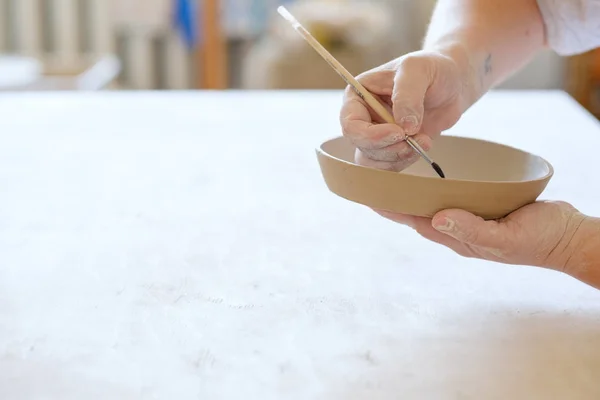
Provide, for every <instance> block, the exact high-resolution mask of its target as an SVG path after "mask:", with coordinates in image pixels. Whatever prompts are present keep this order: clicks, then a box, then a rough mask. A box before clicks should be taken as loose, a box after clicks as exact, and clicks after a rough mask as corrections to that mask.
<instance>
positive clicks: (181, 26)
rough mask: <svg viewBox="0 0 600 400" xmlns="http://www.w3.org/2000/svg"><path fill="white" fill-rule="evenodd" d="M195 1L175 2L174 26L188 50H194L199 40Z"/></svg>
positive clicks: (179, 0)
mask: <svg viewBox="0 0 600 400" xmlns="http://www.w3.org/2000/svg"><path fill="white" fill-rule="evenodd" d="M195 3H196V2H195V1H194V0H174V6H173V8H174V10H173V11H174V12H173V17H174V24H175V28H176V29H177V31H178V32H179V33H180V35H181V36H182V39H183V42H184V43H185V45H186V47H187V48H188V49H190V50H191V49H193V48H194V47H195V46H196V43H197V42H198V40H199V37H198V32H199V30H198V21H197V17H198V13H197V12H196V9H195V7H194V5H195Z"/></svg>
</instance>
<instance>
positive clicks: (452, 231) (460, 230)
mask: <svg viewBox="0 0 600 400" xmlns="http://www.w3.org/2000/svg"><path fill="white" fill-rule="evenodd" d="M431 224H432V226H433V228H434V229H435V230H437V231H438V232H442V233H444V234H446V235H448V236H451V237H453V238H454V239H456V240H458V241H459V242H462V243H465V244H469V245H473V246H481V247H489V248H495V249H498V248H501V247H503V244H504V243H505V241H506V239H507V235H506V232H505V227H504V226H503V225H501V224H500V223H498V222H497V221H486V220H484V219H483V218H481V217H478V216H475V215H473V214H471V213H469V212H467V211H464V210H444V211H440V212H439V213H437V214H436V215H435V216H434V217H433V219H432V221H431Z"/></svg>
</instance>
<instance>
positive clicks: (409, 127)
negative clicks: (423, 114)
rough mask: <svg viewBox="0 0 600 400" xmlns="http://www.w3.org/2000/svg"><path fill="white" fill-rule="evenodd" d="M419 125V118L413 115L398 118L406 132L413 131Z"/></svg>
mask: <svg viewBox="0 0 600 400" xmlns="http://www.w3.org/2000/svg"><path fill="white" fill-rule="evenodd" d="M417 125H419V120H418V119H417V117H415V116H414V115H409V116H406V117H404V118H402V119H401V120H400V126H401V127H402V129H404V131H405V132H406V133H407V134H411V133H414V132H415V131H416V129H417Z"/></svg>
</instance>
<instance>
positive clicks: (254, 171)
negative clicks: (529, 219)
mask: <svg viewBox="0 0 600 400" xmlns="http://www.w3.org/2000/svg"><path fill="white" fill-rule="evenodd" d="M340 99H341V97H340V93H337V92H333V93H318V92H317V93H260V92H257V93H246V94H242V93H204V94H188V93H162V94H158V93H156V94H149V93H129V94H127V93H113V92H106V93H94V94H52V93H47V94H4V95H0V188H1V195H0V355H1V357H0V398H1V399H3V400H13V399H19V400H30V399H32V400H33V399H36V400H37V399H44V400H46V399H61V400H66V399H69V400H70V399H88V400H90V399H94V400H95V399H128V400H131V399H180V400H187V399H202V400H204V399H207V400H208V399H210V400H222V399H261V400H262V399H319V400H321V399H344V400H348V399H351V400H353V399H360V400H363V399H369V400H372V399H499V400H500V399H502V400H504V399H567V398H568V399H598V398H600V292H598V291H595V290H593V289H592V288H590V287H588V286H586V285H584V284H582V283H580V282H578V281H576V280H574V279H571V278H569V277H567V276H564V275H561V274H559V273H555V272H552V271H547V270H543V269H536V268H530V267H511V266H504V265H500V264H492V263H486V262H482V261H478V260H470V259H463V258H460V257H459V256H457V255H454V253H452V252H451V251H450V250H447V249H445V248H442V247H440V246H438V245H436V244H433V243H430V242H428V241H426V240H424V239H421V238H420V237H419V236H418V235H417V234H416V233H414V232H413V231H412V230H410V229H408V228H406V227H404V226H399V225H395V224H393V223H391V222H389V221H387V220H384V219H383V218H380V217H379V216H377V215H376V214H375V213H373V212H372V211H370V210H368V209H367V208H365V207H362V206H359V205H356V204H353V203H350V202H348V201H345V200H343V199H341V198H338V197H337V196H335V195H333V194H331V193H330V192H328V191H327V189H326V187H325V185H324V183H323V181H322V179H321V176H320V172H319V169H318V165H317V162H316V157H315V154H314V147H315V146H316V145H318V144H319V143H320V142H321V141H322V140H324V139H326V138H329V137H331V136H335V135H338V134H339V124H338V120H337V114H338V109H339V105H340ZM301 108H303V109H304V110H303V111H301ZM451 132H452V133H454V134H461V135H465V136H478V137H483V138H487V139H492V140H497V141H501V142H503V143H507V144H510V145H513V146H518V147H521V148H523V149H526V150H530V151H535V152H537V153H538V154H540V155H542V156H544V157H546V158H547V159H549V160H550V161H551V162H552V163H553V165H554V166H555V168H556V175H555V177H554V178H553V180H552V181H551V183H550V185H549V186H548V189H547V191H546V192H545V193H544V195H543V197H544V198H552V199H562V200H566V201H571V202H573V203H574V204H575V205H576V206H578V207H579V208H580V209H581V210H582V211H585V212H588V213H590V214H595V215H600V186H598V185H600V183H598V178H597V177H595V176H594V173H593V172H594V171H593V168H594V163H595V160H596V159H597V154H598V149H600V128H599V125H598V124H597V123H596V122H595V121H594V120H593V119H592V118H591V117H590V116H588V115H587V114H585V113H584V112H583V111H582V110H581V109H580V108H579V107H578V106H577V105H576V104H575V103H574V102H573V101H572V100H570V99H569V98H568V97H567V96H566V95H563V94H561V93H558V92H556V93H554V92H549V93H535V92H533V93H492V94H491V95H489V96H487V97H485V98H484V99H483V100H482V101H481V102H480V103H479V104H478V105H476V106H475V107H474V108H473V109H472V110H471V111H470V112H469V113H468V114H467V115H465V117H464V119H463V120H461V121H460V122H459V124H458V125H457V126H456V127H455V128H454V129H452V131H451ZM567 137H570V138H572V139H573V143H569V142H567V141H566V140H565V138H567ZM575 163H580V164H579V166H576V165H575ZM588 184H589V185H590V186H587V185H588Z"/></svg>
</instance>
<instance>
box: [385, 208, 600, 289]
mask: <svg viewBox="0 0 600 400" xmlns="http://www.w3.org/2000/svg"><path fill="white" fill-rule="evenodd" d="M375 211H376V212H377V213H379V214H380V215H382V216H384V217H385V218H388V219H390V220H393V221H396V222H398V223H401V224H404V225H408V226H410V227H412V228H413V229H415V230H416V231H417V233H419V234H420V235H421V236H423V237H424V238H426V239H428V240H431V241H433V242H436V243H439V244H441V245H443V246H446V247H448V248H449V249H451V250H453V251H454V252H456V253H457V254H459V255H461V256H463V257H468V258H479V259H484V260H489V261H493V262H499V263H503V264H513V265H527V266H536V267H543V268H549V269H554V270H557V271H561V272H564V273H566V274H568V275H571V276H573V277H574V278H576V279H579V280H581V281H583V282H586V283H587V284H590V285H592V286H595V287H596V288H599V289H600V270H598V269H595V268H589V266H590V265H591V264H593V263H594V262H595V261H597V260H595V258H597V254H598V251H597V248H598V246H597V244H596V241H597V240H598V233H599V232H600V230H599V228H598V220H593V219H592V218H590V217H587V216H586V215H584V214H582V213H581V212H579V211H578V210H577V209H575V208H574V207H573V206H572V205H570V204H568V203H565V202H547V201H540V202H536V203H532V204H529V205H526V206H524V207H522V208H520V209H518V210H516V211H514V212H513V213H511V214H509V215H508V216H506V217H505V218H502V219H500V220H489V221H485V220H483V219H482V218H480V217H477V216H475V215H473V214H471V213H469V212H467V211H464V210H456V209H449V210H443V211H440V212H438V213H437V214H435V215H434V216H433V218H424V217H416V216H411V215H405V214H395V213H389V212H386V211H380V210H375ZM590 240H593V242H590ZM596 264H598V263H597V262H596Z"/></svg>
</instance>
